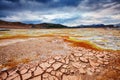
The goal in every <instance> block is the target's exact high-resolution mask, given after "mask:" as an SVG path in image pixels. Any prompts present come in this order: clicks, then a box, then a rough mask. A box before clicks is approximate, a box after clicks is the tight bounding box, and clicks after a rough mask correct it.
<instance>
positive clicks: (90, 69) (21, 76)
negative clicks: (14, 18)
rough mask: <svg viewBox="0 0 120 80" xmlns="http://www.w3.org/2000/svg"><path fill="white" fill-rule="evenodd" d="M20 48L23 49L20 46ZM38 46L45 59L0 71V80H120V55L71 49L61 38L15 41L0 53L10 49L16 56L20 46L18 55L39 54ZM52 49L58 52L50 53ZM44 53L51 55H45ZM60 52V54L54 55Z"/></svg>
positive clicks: (109, 52)
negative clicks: (34, 52) (34, 51)
mask: <svg viewBox="0 0 120 80" xmlns="http://www.w3.org/2000/svg"><path fill="white" fill-rule="evenodd" d="M22 44H24V46H21V45H22ZM57 44H58V45H57ZM63 44H64V45H63ZM16 45H17V46H16ZM30 45H31V46H33V47H30ZM40 45H42V52H43V53H44V54H46V55H43V56H42V57H41V55H42V54H39V53H38V54H37V56H38V58H36V59H34V60H32V61H29V62H27V63H20V64H17V65H15V66H14V67H13V66H12V67H11V68H8V69H1V72H0V80H120V54H119V52H115V51H105V50H103V51H97V50H92V49H86V48H84V47H78V46H70V45H71V43H69V42H63V40H62V39H61V38H58V39H56V40H55V39H54V38H49V39H48V38H40V39H37V40H34V39H30V40H28V41H27V42H25V41H21V42H19V41H18V42H15V43H12V44H9V45H8V43H7V46H5V44H4V47H1V50H0V51H2V50H3V52H5V50H6V51H8V52H10V50H9V48H10V47H12V48H14V49H13V51H11V54H12V53H14V55H16V53H15V50H16V48H17V47H18V46H19V47H18V48H17V51H18V52H19V48H21V49H22V48H23V49H22V50H21V52H22V51H23V52H25V51H26V52H25V53H26V54H27V53H29V50H28V49H30V50H31V49H32V50H36V51H38V52H40V53H41V51H40V49H39V48H38V47H40ZM44 45H45V46H47V47H45V46H44ZM20 46H21V47H20ZM35 46H36V48H35ZM34 48H35V49H34ZM37 48H38V49H37ZM26 49H27V50H28V51H27V50H26ZM53 49H54V50H56V51H57V49H59V50H60V51H59V50H58V52H55V51H54V52H50V51H53ZM46 50H47V51H49V53H51V54H47V53H48V52H47V51H46ZM3 52H0V53H3ZM30 52H31V51H30ZM60 52H61V54H57V53H60ZM21 54H22V53H21ZM21 54H19V56H21ZM14 55H12V56H13V57H14ZM27 55H28V54H27ZM29 55H30V54H29ZM31 55H33V54H32V53H31ZM9 56H10V55H9ZM28 57H29V56H28ZM18 58H19V57H18ZM23 58H24V57H23ZM21 59H22V58H21ZM1 63H2V61H1Z"/></svg>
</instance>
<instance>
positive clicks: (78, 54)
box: [74, 53, 83, 57]
mask: <svg viewBox="0 0 120 80" xmlns="http://www.w3.org/2000/svg"><path fill="white" fill-rule="evenodd" d="M82 55H83V54H82V53H74V56H76V57H81V56H82Z"/></svg>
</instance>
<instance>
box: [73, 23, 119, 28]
mask: <svg viewBox="0 0 120 80" xmlns="http://www.w3.org/2000/svg"><path fill="white" fill-rule="evenodd" d="M73 27H74V28H119V27H120V25H118V24H116V25H114V24H109V25H105V24H92V25H79V26H73Z"/></svg>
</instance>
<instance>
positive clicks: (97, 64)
mask: <svg viewBox="0 0 120 80" xmlns="http://www.w3.org/2000/svg"><path fill="white" fill-rule="evenodd" d="M89 62H90V65H91V66H92V67H98V66H99V65H100V64H99V63H97V62H95V61H93V60H90V59H89Z"/></svg>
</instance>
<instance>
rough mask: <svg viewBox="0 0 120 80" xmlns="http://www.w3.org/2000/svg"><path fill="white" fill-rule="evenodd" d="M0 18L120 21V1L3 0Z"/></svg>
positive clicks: (72, 22) (76, 22) (69, 22)
mask: <svg viewBox="0 0 120 80" xmlns="http://www.w3.org/2000/svg"><path fill="white" fill-rule="evenodd" d="M0 19H2V20H6V21H20V22H24V23H42V22H49V23H60V24H64V25H68V26H74V25H81V24H101V23H104V24H114V23H120V0H0Z"/></svg>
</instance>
